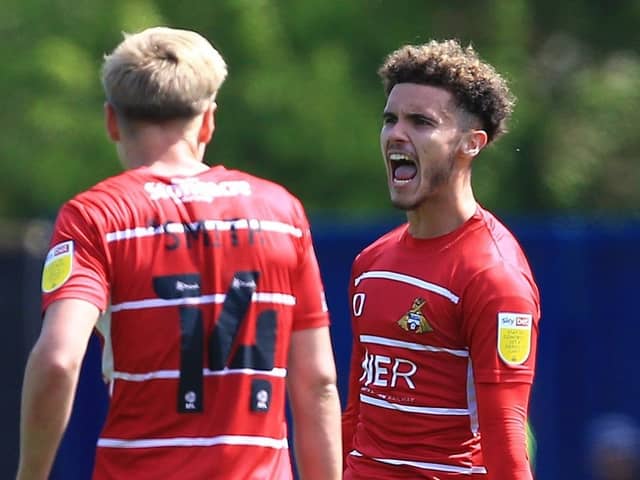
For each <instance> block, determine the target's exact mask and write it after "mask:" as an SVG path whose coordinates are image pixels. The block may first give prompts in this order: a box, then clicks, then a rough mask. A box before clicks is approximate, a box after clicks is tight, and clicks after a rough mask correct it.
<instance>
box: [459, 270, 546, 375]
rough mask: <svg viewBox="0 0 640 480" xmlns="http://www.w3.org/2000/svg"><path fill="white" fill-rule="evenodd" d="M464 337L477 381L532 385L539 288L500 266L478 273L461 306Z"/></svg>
mask: <svg viewBox="0 0 640 480" xmlns="http://www.w3.org/2000/svg"><path fill="white" fill-rule="evenodd" d="M462 318H463V321H462V328H463V334H464V335H465V340H466V342H467V345H469V351H470V355H471V361H472V365H473V371H474V375H475V379H476V381H478V382H487V383H497V382H527V383H531V382H533V377H534V372H535V358H536V350H537V342H538V327H539V320H540V306H539V298H538V293H537V289H536V287H535V285H534V284H533V283H532V281H531V280H530V279H529V278H527V276H526V275H525V274H524V273H523V272H521V271H519V270H518V269H517V268H514V267H511V266H509V265H504V264H501V265H499V266H494V267H492V268H490V269H487V270H485V271H483V272H481V273H479V274H478V275H476V276H475V277H474V278H473V280H472V281H471V283H470V284H469V285H468V287H467V289H466V291H465V294H464V296H463V302H462Z"/></svg>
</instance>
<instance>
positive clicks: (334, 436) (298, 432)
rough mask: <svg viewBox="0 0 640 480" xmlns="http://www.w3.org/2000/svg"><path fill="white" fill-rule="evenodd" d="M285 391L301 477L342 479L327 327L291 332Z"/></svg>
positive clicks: (333, 366)
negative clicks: (287, 396) (291, 417)
mask: <svg viewBox="0 0 640 480" xmlns="http://www.w3.org/2000/svg"><path fill="white" fill-rule="evenodd" d="M287 389H288V393H289V400H290V404H291V412H292V416H293V423H294V443H295V454H296V461H297V465H298V472H299V473H300V476H301V478H302V479H304V480H313V479H318V480H332V479H335V480H338V479H340V478H342V461H341V453H342V449H341V440H340V399H339V397H338V389H337V387H336V369H335V364H334V360H333V349H332V346H331V339H330V336H329V328H328V327H319V328H309V329H304V330H298V331H294V332H292V336H291V344H290V349H289V365H288V374H287Z"/></svg>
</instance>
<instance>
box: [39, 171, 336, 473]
mask: <svg viewBox="0 0 640 480" xmlns="http://www.w3.org/2000/svg"><path fill="white" fill-rule="evenodd" d="M46 264H47V265H48V266H49V267H50V268H47V267H45V275H44V277H43V291H44V294H43V308H45V309H46V308H47V306H48V305H50V304H51V303H52V302H54V301H56V300H59V299H62V298H80V299H84V300H87V301H89V302H92V303H94V304H95V305H97V306H98V307H99V308H100V310H102V311H108V312H109V313H108V314H107V315H105V316H104V317H103V318H101V320H100V321H99V323H98V331H99V333H100V334H101V335H102V338H103V340H104V342H103V349H104V352H103V373H104V376H105V379H106V380H107V381H108V382H110V392H111V401H110V406H109V411H108V416H107V419H106V423H105V426H104V429H103V431H102V432H101V434H100V438H99V440H98V445H97V447H98V448H97V455H96V465H95V473H94V478H96V479H114V478H136V480H144V479H154V480H155V479H158V478H162V479H165V480H170V479H179V480H189V479H194V480H196V479H197V480H200V479H203V478H207V479H216V478H220V479H223V478H224V479H229V478H242V479H254V478H255V479H264V478H278V479H281V478H282V479H287V478H291V477H292V473H291V465H290V460H289V453H288V446H287V430H286V424H285V408H284V406H285V378H286V372H287V355H288V348H289V339H290V335H291V332H292V331H293V330H299V329H306V328H315V327H319V326H326V325H328V323H329V318H328V313H327V309H326V304H325V301H324V293H323V288H322V284H321V279H320V274H319V269H318V264H317V260H316V257H315V253H314V250H313V246H312V241H311V236H310V232H309V225H308V221H307V218H306V216H305V213H304V211H303V208H302V206H301V204H300V202H299V201H298V200H297V199H296V198H295V197H293V196H292V195H291V194H290V193H288V192H287V191H286V190H285V189H284V188H282V187H280V186H278V185H276V184H273V183H271V182H268V181H266V180H262V179H259V178H256V177H253V176H250V175H248V174H245V173H242V172H239V171H234V170H227V169H225V168H224V167H222V166H217V167H214V168H211V169H209V170H208V171H207V172H204V173H202V174H200V175H197V176H192V177H181V178H167V177H163V176H158V175H154V174H153V173H151V172H150V171H149V170H148V169H146V168H141V169H136V170H131V171H128V172H125V173H122V174H121V175H118V176H115V177H112V178H110V179H107V180H105V181H103V182H101V183H99V184H98V185H96V186H95V187H93V188H92V189H90V190H88V191H87V192H84V193H82V194H80V195H78V196H77V197H75V198H74V199H72V200H71V201H69V202H68V203H67V204H65V205H64V207H63V208H62V210H61V212H60V214H59V216H58V219H57V221H56V225H55V231H54V235H53V239H52V247H51V251H50V252H49V255H48V257H47V260H46Z"/></svg>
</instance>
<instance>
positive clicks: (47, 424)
mask: <svg viewBox="0 0 640 480" xmlns="http://www.w3.org/2000/svg"><path fill="white" fill-rule="evenodd" d="M79 369H80V365H77V364H63V363H61V362H55V361H52V359H51V357H50V356H49V355H48V353H47V352H45V351H43V350H42V349H38V347H36V348H35V349H34V350H33V352H32V353H31V355H30V357H29V361H28V363H27V368H26V372H25V377H24V385H23V390H22V406H21V422H20V464H19V467H18V474H17V480H46V479H47V478H48V476H49V472H50V470H51V467H52V464H53V461H54V459H55V454H56V450H57V448H58V445H59V443H60V439H61V438H62V435H63V433H64V430H65V428H66V425H67V422H68V420H69V416H70V413H71V407H72V404H73V397H74V392H75V387H76V384H77V379H78V374H79Z"/></svg>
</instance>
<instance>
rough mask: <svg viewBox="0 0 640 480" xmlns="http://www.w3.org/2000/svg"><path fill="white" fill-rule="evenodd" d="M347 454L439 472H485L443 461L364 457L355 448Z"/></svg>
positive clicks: (481, 468) (477, 468)
mask: <svg viewBox="0 0 640 480" xmlns="http://www.w3.org/2000/svg"><path fill="white" fill-rule="evenodd" d="M349 455H353V456H355V457H364V458H370V459H371V460H375V461H376V462H381V463H387V464H389V465H397V466H400V465H406V466H408V467H415V468H420V469H422V470H436V471H439V472H449V473H461V474H463V475H472V474H486V473H487V469H486V468H485V467H478V466H474V467H456V466H454V465H445V464H443V463H429V462H417V461H415V460H398V459H395V458H377V457H366V456H365V455H363V454H362V453H360V452H359V451H357V450H352V451H351V452H349Z"/></svg>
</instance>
